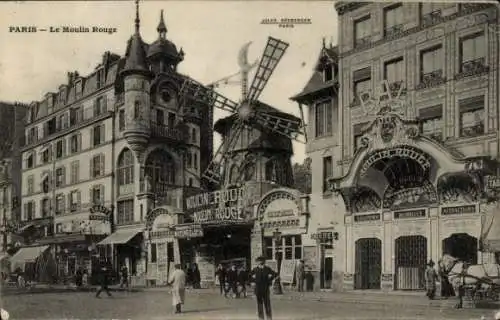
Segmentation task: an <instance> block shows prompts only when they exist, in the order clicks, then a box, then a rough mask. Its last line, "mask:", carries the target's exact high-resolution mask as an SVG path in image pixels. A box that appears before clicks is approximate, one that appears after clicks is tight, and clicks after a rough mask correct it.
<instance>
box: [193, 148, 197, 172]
mask: <svg viewBox="0 0 500 320" xmlns="http://www.w3.org/2000/svg"><path fill="white" fill-rule="evenodd" d="M193 168H195V169H198V154H197V153H196V152H194V153H193Z"/></svg>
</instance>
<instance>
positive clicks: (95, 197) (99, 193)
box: [89, 184, 105, 204]
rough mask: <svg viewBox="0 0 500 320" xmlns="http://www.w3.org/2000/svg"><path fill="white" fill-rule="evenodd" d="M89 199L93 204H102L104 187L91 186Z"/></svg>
mask: <svg viewBox="0 0 500 320" xmlns="http://www.w3.org/2000/svg"><path fill="white" fill-rule="evenodd" d="M89 198H90V199H91V202H92V203H93V204H104V201H105V199H104V186H103V185H102V184H100V185H96V186H93V187H92V188H91V189H90V195H89Z"/></svg>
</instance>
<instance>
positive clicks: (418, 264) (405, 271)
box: [395, 236, 427, 290]
mask: <svg viewBox="0 0 500 320" xmlns="http://www.w3.org/2000/svg"><path fill="white" fill-rule="evenodd" d="M395 246H396V248H395V252H396V256H395V260H396V261H395V262H396V268H395V269H396V283H395V289H397V290H420V289H424V288H425V281H424V273H425V265H426V262H427V238H426V237H424V236H403V237H399V238H397V239H396V245H395Z"/></svg>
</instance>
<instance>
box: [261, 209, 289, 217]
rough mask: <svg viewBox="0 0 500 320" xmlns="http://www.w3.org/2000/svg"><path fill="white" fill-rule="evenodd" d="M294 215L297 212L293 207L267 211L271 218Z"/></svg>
mask: <svg viewBox="0 0 500 320" xmlns="http://www.w3.org/2000/svg"><path fill="white" fill-rule="evenodd" d="M294 215H295V212H294V211H293V210H292V209H288V210H279V211H269V212H267V217H269V218H279V217H289V216H294Z"/></svg>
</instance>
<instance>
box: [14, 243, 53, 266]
mask: <svg viewBox="0 0 500 320" xmlns="http://www.w3.org/2000/svg"><path fill="white" fill-rule="evenodd" d="M48 248H49V246H39V247H26V248H21V249H19V251H17V252H16V253H15V254H14V255H13V256H12V257H11V258H10V262H11V264H12V265H13V266H14V265H19V264H21V265H24V264H25V263H26V262H35V260H36V258H38V257H39V256H40V255H41V254H42V253H44V252H45V250H47V249H48Z"/></svg>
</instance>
